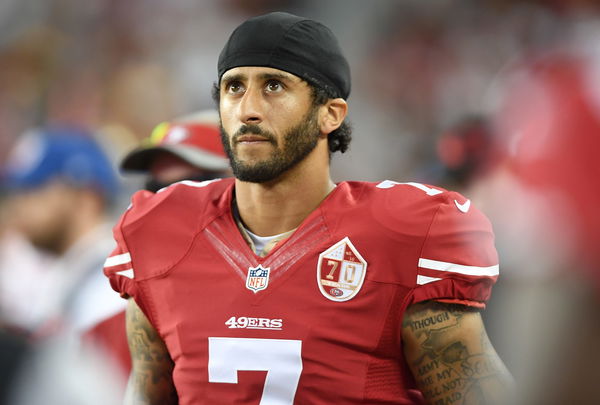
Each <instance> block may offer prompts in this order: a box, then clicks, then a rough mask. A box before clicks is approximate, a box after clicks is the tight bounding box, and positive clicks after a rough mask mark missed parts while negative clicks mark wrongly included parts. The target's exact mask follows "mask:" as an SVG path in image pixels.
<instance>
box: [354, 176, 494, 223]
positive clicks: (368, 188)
mask: <svg viewBox="0 0 600 405" xmlns="http://www.w3.org/2000/svg"><path fill="white" fill-rule="evenodd" d="M345 184H346V186H347V190H348V191H347V195H349V196H351V198H353V199H355V200H356V201H358V202H359V203H361V204H364V205H367V206H369V207H371V208H370V209H371V211H372V212H373V215H375V216H385V217H386V218H387V220H389V221H394V220H397V219H400V218H401V219H402V220H403V221H406V220H407V219H408V220H412V221H426V222H427V221H433V220H435V219H438V220H439V219H440V218H441V217H452V218H454V219H455V221H456V222H457V223H458V222H461V221H464V220H467V219H470V220H472V219H473V218H476V219H477V220H481V221H483V222H485V223H487V224H489V221H487V219H485V216H484V215H483V214H481V212H480V211H478V210H477V209H476V208H475V207H474V206H473V204H472V203H471V201H470V200H469V199H468V198H466V197H464V196H463V195H461V194H460V193H457V192H455V191H450V190H446V189H444V188H442V187H437V186H432V185H429V184H423V183H417V182H397V181H392V180H384V181H381V182H347V183H345ZM442 219H443V218H442Z"/></svg>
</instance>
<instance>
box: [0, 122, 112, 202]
mask: <svg viewBox="0 0 600 405" xmlns="http://www.w3.org/2000/svg"><path fill="white" fill-rule="evenodd" d="M52 180H61V181H64V182H65V183H68V184H70V185H73V186H74V187H81V188H93V189H96V190H97V191H99V192H100V193H101V194H102V195H103V196H104V197H105V198H107V199H110V198H112V197H114V196H115V195H116V193H117V192H118V188H119V187H118V180H117V177H116V173H115V170H114V169H113V167H112V164H111V161H110V159H109V158H108V157H107V156H106V154H105V153H104V151H103V150H102V148H101V147H100V145H99V144H98V143H97V142H96V141H95V140H94V138H93V136H92V134H90V133H88V132H86V131H83V130H81V129H76V128H70V127H58V126H57V127H47V128H38V129H34V130H30V131H28V132H26V133H25V134H23V135H22V136H21V137H20V139H19V141H18V142H17V144H16V145H15V148H14V149H13V150H12V152H11V153H10V155H9V156H8V160H7V164H6V166H5V168H4V169H3V173H2V183H4V186H5V187H6V188H7V189H8V190H27V189H34V188H37V187H41V186H43V185H45V184H46V183H48V182H49V181H52Z"/></svg>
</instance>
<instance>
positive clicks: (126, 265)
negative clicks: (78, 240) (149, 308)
mask: <svg viewBox="0 0 600 405" xmlns="http://www.w3.org/2000/svg"><path fill="white" fill-rule="evenodd" d="M125 215H126V214H124V216H125ZM123 221H124V218H123V217H122V218H121V220H120V221H119V223H118V224H117V225H116V226H115V227H114V229H113V235H114V238H115V241H116V243H117V246H116V247H115V248H114V249H113V251H112V252H111V254H110V255H109V256H108V258H107V259H106V261H105V262H104V274H105V275H106V277H108V279H109V280H110V285H111V287H112V288H113V290H115V291H116V292H118V293H119V294H120V295H121V297H123V298H129V297H134V296H135V295H136V285H135V281H134V271H133V264H132V262H131V254H130V253H129V250H128V248H127V245H126V244H125V240H124V238H123V235H122V233H121V225H122V222H123Z"/></svg>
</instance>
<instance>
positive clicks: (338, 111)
mask: <svg viewBox="0 0 600 405" xmlns="http://www.w3.org/2000/svg"><path fill="white" fill-rule="evenodd" d="M347 114H348V104H347V103H346V100H344V99H343V98H332V99H329V100H328V101H327V103H325V105H323V106H322V107H321V123H320V129H321V134H323V135H326V134H329V133H331V132H332V131H335V130H336V129H338V128H339V127H340V125H342V122H344V119H345V118H346V115H347Z"/></svg>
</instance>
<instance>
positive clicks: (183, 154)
mask: <svg viewBox="0 0 600 405" xmlns="http://www.w3.org/2000/svg"><path fill="white" fill-rule="evenodd" d="M121 170H122V171H123V172H140V173H145V174H147V175H148V176H149V177H148V180H147V181H146V185H145V187H144V188H145V189H146V190H149V191H153V192H156V191H158V190H160V189H161V188H164V187H166V186H168V185H170V184H172V183H175V182H177V181H182V180H194V181H204V180H211V179H216V178H222V177H227V176H230V175H231V170H230V168H229V160H228V159H227V155H226V154H225V151H224V150H223V145H222V144H221V138H220V131H219V115H218V113H217V111H214V110H205V111H200V112H197V113H195V114H191V115H187V116H184V117H181V118H177V119H175V120H173V121H171V122H162V123H160V124H158V125H157V126H156V128H155V129H154V130H153V131H152V135H151V136H150V137H149V138H147V139H146V140H144V142H143V143H142V145H141V146H140V147H138V148H136V149H134V150H132V151H131V152H129V154H127V156H125V158H123V161H122V162H121Z"/></svg>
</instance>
